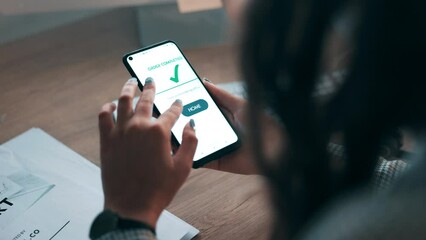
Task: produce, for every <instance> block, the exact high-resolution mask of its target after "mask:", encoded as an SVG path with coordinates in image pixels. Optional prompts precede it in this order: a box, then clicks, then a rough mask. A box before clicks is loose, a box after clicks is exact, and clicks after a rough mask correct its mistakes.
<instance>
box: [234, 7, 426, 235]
mask: <svg viewBox="0 0 426 240" xmlns="http://www.w3.org/2000/svg"><path fill="white" fill-rule="evenodd" d="M250 3H251V4H250V5H249V7H248V9H247V12H246V18H245V19H246V29H245V31H244V34H243V37H242V44H241V68H242V72H243V77H244V78H245V79H246V81H247V90H248V96H249V99H250V109H251V111H250V112H251V113H250V117H251V129H252V132H251V134H252V137H253V139H254V141H253V143H254V144H255V145H256V146H260V143H259V142H258V141H259V139H261V138H260V137H258V136H259V135H260V134H261V132H260V130H259V129H260V125H259V121H258V116H257V111H258V110H259V109H264V108H269V109H271V110H272V111H273V112H274V113H275V115H276V116H277V117H278V118H279V120H280V121H281V122H282V123H283V125H284V126H285V131H286V133H285V134H286V136H287V137H288V139H289V145H290V151H289V152H287V153H286V154H285V156H282V157H281V159H280V161H279V164H276V165H274V166H273V167H272V166H270V165H269V164H267V162H268V161H266V160H265V159H264V158H265V157H264V154H263V153H262V150H261V149H259V148H257V152H256V158H257V159H258V160H259V161H258V163H259V165H260V167H261V169H262V171H263V173H264V174H265V175H266V176H267V178H268V180H269V182H270V184H271V186H272V189H273V196H274V203H275V206H276V220H277V221H276V223H277V226H276V227H275V234H274V235H273V237H275V238H278V237H284V236H286V237H294V236H295V235H296V234H297V233H298V232H299V231H300V230H301V229H302V227H303V226H304V225H305V224H306V223H307V221H308V220H309V219H311V218H312V217H313V215H314V214H315V213H317V212H318V211H319V210H321V208H323V207H324V206H325V205H326V204H327V203H329V202H330V201H331V200H332V199H333V198H335V197H336V196H338V195H340V194H342V193H343V192H344V191H351V190H353V189H355V188H358V187H362V186H364V185H366V184H367V183H368V182H369V181H370V180H371V177H372V173H373V171H374V167H375V166H376V164H377V159H378V155H379V153H380V150H381V146H383V145H382V143H383V142H386V141H388V140H386V139H389V136H394V138H395V139H397V140H396V142H395V141H390V142H391V143H392V144H393V145H394V146H395V148H399V147H400V142H399V141H398V139H399V138H400V135H399V134H398V128H400V127H405V128H409V129H411V130H414V131H416V130H419V129H425V126H426V114H425V112H426V111H425V109H426V108H425V107H424V106H423V104H424V103H426V88H425V81H426V79H425V73H424V70H423V69H424V68H425V66H423V65H425V63H426V62H425V61H424V59H425V56H426V14H425V9H426V1H418V0H407V1H404V2H401V1H396V0H365V1H353V2H350V1H333V0H322V1H314V0H293V1H292V0H254V1H251V2H250ZM354 3H356V6H357V9H358V10H359V24H358V25H357V27H356V28H355V29H354V32H355V34H354V38H353V39H352V41H353V44H354V52H353V55H352V58H351V61H350V66H349V68H348V69H349V74H348V76H347V77H346V79H345V81H344V83H343V85H342V86H341V88H340V89H339V91H338V92H337V93H336V94H335V95H334V96H333V97H332V99H331V100H330V101H329V103H328V104H327V105H326V107H325V108H323V109H318V108H319V107H318V105H317V104H316V103H315V101H314V99H313V98H312V94H313V91H314V88H315V84H316V80H317V79H318V74H319V71H320V64H321V61H320V59H321V55H322V50H323V46H324V39H325V37H326V34H327V32H328V30H329V28H330V25H331V24H332V21H333V18H334V17H335V16H336V14H337V13H338V12H339V11H340V10H341V9H342V8H343V7H345V6H348V4H354ZM337 131H341V132H343V133H344V146H345V148H346V153H347V158H346V161H345V164H344V166H343V167H342V168H338V169H336V168H333V167H332V166H333V164H332V163H331V162H330V158H329V157H328V154H327V152H326V147H327V143H328V142H329V140H330V136H331V134H333V133H334V132H337ZM388 142H389V141H388Z"/></svg>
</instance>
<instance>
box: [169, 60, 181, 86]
mask: <svg viewBox="0 0 426 240" xmlns="http://www.w3.org/2000/svg"><path fill="white" fill-rule="evenodd" d="M178 68H179V64H176V66H175V76H174V77H171V78H170V80H171V81H173V82H175V83H177V82H179V75H178Z"/></svg>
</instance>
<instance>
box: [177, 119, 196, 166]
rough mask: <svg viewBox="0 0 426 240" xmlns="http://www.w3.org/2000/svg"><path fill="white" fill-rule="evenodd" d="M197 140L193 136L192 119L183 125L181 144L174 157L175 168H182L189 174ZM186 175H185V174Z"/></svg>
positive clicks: (193, 125) (193, 126) (193, 124)
mask: <svg viewBox="0 0 426 240" xmlns="http://www.w3.org/2000/svg"><path fill="white" fill-rule="evenodd" d="M197 144H198V139H197V136H196V135H195V122H194V120H193V119H191V120H190V121H189V123H187V124H186V125H185V128H184V129H183V134H182V144H181V145H180V147H179V149H178V151H177V153H176V154H175V156H174V161H175V166H176V167H177V168H183V169H185V170H186V171H187V173H189V171H190V170H191V168H192V161H193V159H194V154H195V150H196V149H197ZM187 173H186V174H187Z"/></svg>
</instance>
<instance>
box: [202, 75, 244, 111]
mask: <svg viewBox="0 0 426 240" xmlns="http://www.w3.org/2000/svg"><path fill="white" fill-rule="evenodd" d="M203 82H204V86H205V87H206V88H207V90H208V91H209V92H210V94H211V95H212V96H213V98H214V100H215V101H216V103H217V104H218V105H219V106H220V107H223V108H225V109H226V110H228V111H229V112H231V113H234V112H236V111H238V110H239V109H240V108H241V107H242V106H243V105H244V103H245V100H244V99H242V98H240V97H237V96H235V95H233V94H231V93H229V92H227V91H225V90H223V89H221V88H218V87H217V86H215V85H214V84H213V83H211V82H208V81H206V80H204V81H203Z"/></svg>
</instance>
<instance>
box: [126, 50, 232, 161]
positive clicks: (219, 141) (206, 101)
mask: <svg viewBox="0 0 426 240" xmlns="http://www.w3.org/2000/svg"><path fill="white" fill-rule="evenodd" d="M131 57H132V58H133V60H130V59H129V58H128V59H127V62H128V63H129V65H130V66H131V68H132V69H133V71H134V72H135V74H136V76H137V77H138V79H139V80H140V81H141V82H142V84H143V85H145V79H146V78H148V77H152V78H153V79H154V82H155V86H156V95H155V100H154V102H155V105H156V106H157V108H158V110H159V111H160V113H163V112H164V111H166V110H167V109H168V108H169V107H170V106H171V105H172V104H173V102H174V101H175V100H176V99H180V100H182V104H183V110H182V114H181V115H180V117H179V119H178V121H177V122H176V124H175V125H174V127H173V128H172V132H173V134H174V135H175V137H176V139H177V140H178V141H179V143H182V132H183V128H184V127H185V124H187V123H188V122H189V120H190V119H194V121H195V128H196V135H197V138H198V146H197V150H196V152H195V156H194V161H197V160H200V159H202V158H203V157H205V156H207V155H209V154H211V153H214V152H216V151H218V150H220V149H222V148H224V147H226V146H228V145H230V144H232V143H235V142H236V141H237V140H238V137H237V135H236V134H235V132H234V130H233V129H232V128H231V126H230V125H229V123H228V122H227V121H226V119H225V118H224V117H223V115H222V113H221V112H220V111H219V108H218V107H217V106H216V104H215V103H214V102H213V99H212V98H211V97H210V95H209V94H208V92H207V91H206V89H205V88H204V86H203V84H202V83H201V81H200V79H198V77H197V75H196V74H195V72H194V71H193V70H192V68H191V67H190V65H189V64H188V62H187V61H186V60H185V58H184V57H183V55H182V53H181V52H180V50H179V49H178V47H177V46H176V45H175V44H174V43H165V44H163V45H160V46H158V47H154V48H151V49H148V50H145V51H142V52H139V53H136V54H133V55H132V56H131Z"/></svg>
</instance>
